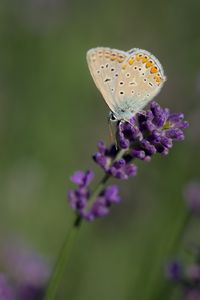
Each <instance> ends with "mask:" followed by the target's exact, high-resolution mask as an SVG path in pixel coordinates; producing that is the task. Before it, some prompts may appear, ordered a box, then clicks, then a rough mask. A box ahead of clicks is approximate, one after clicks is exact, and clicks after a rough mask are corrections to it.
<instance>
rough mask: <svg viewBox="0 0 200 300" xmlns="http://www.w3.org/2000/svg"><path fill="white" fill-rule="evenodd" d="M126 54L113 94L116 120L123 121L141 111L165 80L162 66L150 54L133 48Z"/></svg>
mask: <svg viewBox="0 0 200 300" xmlns="http://www.w3.org/2000/svg"><path fill="white" fill-rule="evenodd" d="M127 53H128V57H127V58H126V60H125V61H124V62H123V64H122V65H121V69H120V72H119V76H118V79H117V82H116V86H115V94H114V98H115V105H116V106H115V108H114V112H115V114H116V116H117V118H118V119H125V120H128V119H130V117H131V116H133V115H134V114H135V113H137V112H139V111H141V110H142V109H143V108H144V106H145V105H146V104H147V103H148V102H150V101H151V100H152V99H153V98H154V97H155V96H156V95H157V94H158V93H159V91H160V89H161V87H162V86H163V83H164V82H165V80H166V77H165V75H164V71H163V68H162V65H161V64H160V62H159V61H158V59H157V58H156V57H155V56H153V55H152V54H151V53H150V52H148V51H146V50H141V49H137V48H134V49H131V50H130V51H129V52H127Z"/></svg>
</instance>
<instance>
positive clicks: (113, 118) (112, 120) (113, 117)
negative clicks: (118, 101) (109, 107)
mask: <svg viewBox="0 0 200 300" xmlns="http://www.w3.org/2000/svg"><path fill="white" fill-rule="evenodd" d="M109 120H110V121H111V122H116V121H117V118H116V116H115V115H114V113H113V112H110V116H109Z"/></svg>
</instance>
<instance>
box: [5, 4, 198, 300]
mask: <svg viewBox="0 0 200 300" xmlns="http://www.w3.org/2000/svg"><path fill="white" fill-rule="evenodd" d="M0 20H1V22H0V23H1V26H0V140H1V147H0V153H1V155H0V160H1V168H0V234H1V236H0V239H1V241H3V240H4V239H6V238H7V237H10V236H14V237H19V238H22V239H24V240H25V241H26V242H27V244H29V245H31V246H32V247H33V248H34V249H36V251H38V252H39V253H42V254H45V255H46V256H47V257H50V259H51V260H52V262H53V261H54V260H55V258H56V255H57V254H58V251H59V249H60V246H61V244H62V241H63V240H64V237H65V235H66V232H67V230H68V229H69V227H70V226H71V223H72V221H73V217H74V216H73V213H72V211H71V210H70V208H69V206H68V203H67V200H66V191H67V189H68V188H70V187H72V185H71V183H70V181H69V176H70V175H71V174H72V173H73V171H74V170H77V169H88V168H93V169H94V170H96V171H97V174H98V176H101V172H100V171H99V170H98V169H97V168H96V166H95V165H94V163H93V162H92V160H91V154H92V153H94V152H95V150H96V142H97V140H99V139H104V140H106V141H107V142H108V141H109V134H108V126H107V121H106V118H107V114H108V108H107V106H106V105H105V103H104V102H103V100H102V97H101V95H100V94H99V92H98V91H97V89H96V87H95V85H94V83H93V81H92V79H91V76H90V74H89V71H88V67H87V65H86V59H85V54H86V51H87V50H88V49H89V48H92V47H96V46H109V47H114V48H119V49H123V50H128V49H130V48H133V47H138V48H142V49H146V50H149V51H151V52H152V53H153V54H154V55H156V56H157V57H158V58H159V60H160V61H161V63H162V64H163V66H164V69H165V72H166V74H167V77H168V81H167V82H166V84H165V86H164V88H163V90H162V92H161V93H160V94H159V95H158V96H157V98H156V99H157V100H158V101H159V103H160V104H161V105H162V106H166V107H170V109H171V110H172V111H174V112H175V111H182V112H184V114H185V116H186V119H187V120H188V121H189V122H190V127H189V128H188V129H187V130H186V139H185V141H184V142H181V143H177V144H175V146H174V147H173V149H172V151H171V152H170V154H169V155H168V156H167V157H161V156H156V157H154V158H153V160H152V161H151V162H150V163H143V162H138V163H137V164H138V166H139V172H138V176H137V177H135V178H132V179H130V180H129V181H126V182H120V192H121V196H122V199H123V201H122V203H121V204H120V205H118V206H117V207H113V209H112V211H111V214H110V215H109V216H108V217H107V218H104V219H101V220H97V221H95V222H94V223H93V224H84V226H83V227H82V228H81V231H80V234H79V239H78V241H77V243H76V247H75V248H74V251H73V253H72V259H71V261H70V265H69V269H68V270H67V272H66V274H65V278H64V280H63V284H62V288H61V290H60V295H59V296H58V299H73V300H80V299H81V300H90V299H95V300H100V299H105V300H122V299H127V300H129V299H142V300H144V299H148V296H146V295H148V293H149V289H150V285H151V283H152V281H153V280H154V275H153V274H154V267H155V265H158V264H163V263H164V261H165V259H166V255H167V254H166V253H167V251H168V245H169V243H170V238H171V235H172V234H173V231H174V228H176V226H177V224H178V222H179V221H180V220H181V217H182V214H183V211H184V201H183V197H182V190H183V188H184V186H185V184H186V183H187V182H188V181H190V180H193V179H198V178H199V166H200V164H199V163H200V158H199V150H200V148H199V145H200V134H199V120H200V104H199V97H200V59H199V53H200V35H199V25H200V24H199V20H200V2H199V1H198V0H196V1H195V0H191V1H186V0H176V1H158V0H156V1H151V2H150V1H144V0H142V1H135V0H132V1H127V0H125V1H118V0H117V1H109V0H101V1H92V0H84V1H80V0H79V1H72V0H68V1H67V0H21V1H13V2H12V1H6V0H2V1H1V3H0ZM114 182H116V181H114ZM199 226H200V224H199ZM194 228H195V230H194V229H193V226H191V228H190V229H189V234H188V239H189V240H190V239H193V240H195V241H196V242H200V238H199V236H198V235H199V232H200V230H199V229H197V228H198V227H197V226H196V225H195V227H194ZM199 228H200V227H199Z"/></svg>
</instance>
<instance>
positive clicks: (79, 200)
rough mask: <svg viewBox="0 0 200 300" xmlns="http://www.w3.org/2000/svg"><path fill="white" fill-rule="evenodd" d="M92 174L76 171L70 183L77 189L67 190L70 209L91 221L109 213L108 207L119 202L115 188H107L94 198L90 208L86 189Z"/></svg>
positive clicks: (90, 172)
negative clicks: (75, 185)
mask: <svg viewBox="0 0 200 300" xmlns="http://www.w3.org/2000/svg"><path fill="white" fill-rule="evenodd" d="M93 177H94V174H93V172H92V171H86V172H83V171H77V172H75V173H74V174H73V176H71V181H72V182H74V183H75V184H77V189H75V190H69V192H68V197H69V201H70V205H71V207H72V208H73V209H74V210H75V211H76V212H77V213H78V214H79V215H80V216H81V217H82V218H84V219H86V220H88V221H93V220H94V219H95V218H97V217H103V216H105V215H107V214H108V213H109V210H110V206H111V205H112V204H115V203H119V202H120V197H119V195H118V188H117V186H114V185H112V186H108V187H107V188H105V189H103V190H102V191H101V193H100V194H99V195H98V196H97V197H96V199H95V202H94V203H93V204H92V206H91V207H88V199H89V197H90V195H91V192H90V190H89V188H88V186H89V184H90V182H91V181H92V179H93Z"/></svg>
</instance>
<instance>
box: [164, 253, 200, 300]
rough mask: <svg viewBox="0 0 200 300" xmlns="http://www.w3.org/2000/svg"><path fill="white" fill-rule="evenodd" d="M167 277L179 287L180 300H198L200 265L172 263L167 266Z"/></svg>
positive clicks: (199, 299) (199, 293)
mask: <svg viewBox="0 0 200 300" xmlns="http://www.w3.org/2000/svg"><path fill="white" fill-rule="evenodd" d="M198 259H199V255H198V256H197V261H198ZM167 277H168V279H170V280H171V281H173V282H174V281H175V282H176V283H177V284H178V285H179V287H180V288H181V292H182V295H183V298H182V299H184V300H200V263H198V262H197V263H193V264H189V265H183V264H180V263H179V262H177V261H174V262H172V263H170V264H169V265H168V272H167Z"/></svg>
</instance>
